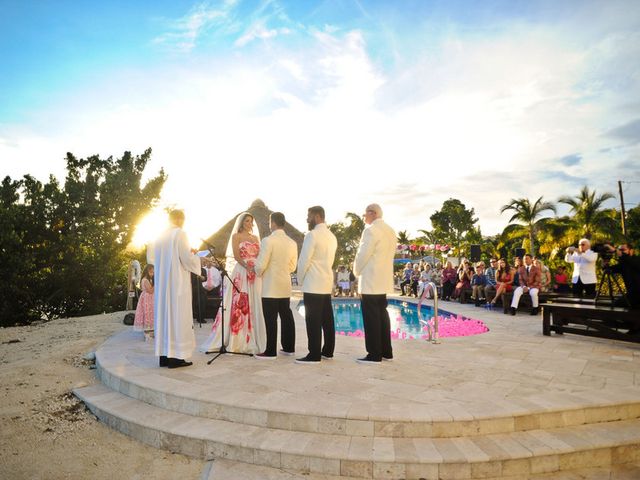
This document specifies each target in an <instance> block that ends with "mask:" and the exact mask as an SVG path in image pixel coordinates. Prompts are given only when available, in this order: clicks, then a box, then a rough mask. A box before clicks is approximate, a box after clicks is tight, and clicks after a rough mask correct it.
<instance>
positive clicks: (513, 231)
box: [500, 197, 556, 255]
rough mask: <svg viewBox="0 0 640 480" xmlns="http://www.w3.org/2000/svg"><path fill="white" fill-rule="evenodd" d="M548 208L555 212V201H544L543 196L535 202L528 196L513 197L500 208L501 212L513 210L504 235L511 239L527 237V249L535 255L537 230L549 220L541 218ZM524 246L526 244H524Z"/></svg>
mask: <svg viewBox="0 0 640 480" xmlns="http://www.w3.org/2000/svg"><path fill="white" fill-rule="evenodd" d="M546 210H549V211H552V212H553V213H555V212H556V207H555V206H554V205H553V203H550V202H543V201H542V197H540V198H538V199H537V200H536V201H535V202H533V203H531V202H530V201H529V199H528V198H517V199H511V201H510V202H509V203H508V204H506V205H503V207H502V208H501V209H500V213H504V212H507V211H513V215H512V216H511V218H510V219H509V225H507V226H506V228H505V230H504V232H503V235H504V236H506V237H507V238H510V239H516V238H522V237H525V238H526V239H527V240H528V245H526V246H528V248H527V251H529V252H530V253H531V254H532V255H535V253H536V248H535V238H536V231H537V230H538V229H539V228H540V227H542V226H543V225H544V222H545V221H546V220H548V219H547V218H541V215H542V213H543V212H544V211H546ZM512 222H516V223H512ZM523 246H525V245H524V244H523Z"/></svg>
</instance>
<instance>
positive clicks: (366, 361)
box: [356, 355, 382, 364]
mask: <svg viewBox="0 0 640 480" xmlns="http://www.w3.org/2000/svg"><path fill="white" fill-rule="evenodd" d="M356 362H358V363H364V364H378V363H380V362H382V360H375V359H373V358H372V357H371V356H369V355H367V356H366V357H364V358H358V359H357V360H356Z"/></svg>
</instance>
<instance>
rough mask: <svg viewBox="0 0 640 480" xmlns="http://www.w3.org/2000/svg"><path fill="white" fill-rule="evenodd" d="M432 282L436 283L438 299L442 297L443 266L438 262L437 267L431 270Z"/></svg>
mask: <svg viewBox="0 0 640 480" xmlns="http://www.w3.org/2000/svg"><path fill="white" fill-rule="evenodd" d="M431 281H432V282H433V283H435V285H436V289H437V290H438V298H441V297H442V264H441V263H440V262H436V266H435V267H433V268H432V269H431Z"/></svg>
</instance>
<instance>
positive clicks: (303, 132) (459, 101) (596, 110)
mask: <svg viewBox="0 0 640 480" xmlns="http://www.w3.org/2000/svg"><path fill="white" fill-rule="evenodd" d="M149 147H151V148H152V149H153V156H152V160H151V162H149V164H148V165H147V169H146V172H145V175H146V178H150V177H151V176H154V175H156V174H157V172H158V171H159V170H160V169H161V168H163V169H164V170H165V172H166V173H167V175H168V180H167V183H166V184H165V188H164V190H163V193H162V198H161V202H160V207H165V206H168V205H176V206H179V207H181V208H184V209H185V212H186V214H187V223H186V228H187V230H188V232H189V235H190V238H191V239H192V242H193V243H194V245H195V244H197V243H198V242H197V239H198V238H200V237H204V236H209V235H210V234H212V233H214V232H215V231H216V230H217V229H218V228H220V227H221V226H222V225H223V224H224V223H226V222H227V221H228V220H229V219H230V218H231V217H232V216H233V215H235V214H237V213H239V212H241V211H243V210H245V209H246V208H248V207H249V205H250V204H251V203H252V202H253V201H254V200H255V199H257V198H260V199H262V200H263V201H264V202H265V204H266V205H267V206H268V207H269V208H270V209H271V210H274V211H278V210H279V211H282V212H284V213H285V215H286V216H287V219H288V220H289V221H290V222H291V223H292V224H293V225H294V226H296V227H297V228H298V229H300V230H302V231H305V230H306V222H305V219H306V212H307V208H308V207H310V206H312V205H322V206H324V207H325V210H326V212H327V221H328V222H329V223H333V222H337V221H342V220H344V217H345V214H346V212H355V213H363V212H364V208H365V206H366V205H367V204H369V203H373V202H375V203H379V204H380V205H381V206H382V208H383V210H384V216H385V219H386V220H387V222H388V223H389V224H390V225H391V226H392V227H394V228H395V229H396V230H397V231H401V230H406V231H407V232H408V233H409V234H410V236H414V235H417V234H418V231H419V230H420V229H425V230H429V229H431V227H432V226H431V223H430V220H429V217H430V216H431V215H432V214H433V213H434V212H435V211H436V210H439V209H440V208H441V206H442V203H443V202H444V201H445V200H447V199H448V198H457V199H459V200H461V201H462V202H463V203H464V204H465V205H466V206H467V208H474V210H475V213H476V216H477V217H478V218H479V225H480V226H481V229H482V233H483V234H485V235H493V234H496V233H499V232H500V231H502V229H503V228H504V226H505V225H506V224H507V223H508V219H509V216H510V215H508V214H507V213H505V214H502V215H501V214H500V207H501V206H503V205H505V204H507V203H509V202H510V200H511V199H514V198H529V199H531V200H535V199H537V198H538V197H540V196H543V197H544V200H547V201H554V202H555V201H556V200H557V199H558V198H559V197H560V196H563V195H577V193H578V192H579V190H580V188H581V187H582V186H583V185H588V186H589V187H590V188H592V189H593V188H595V189H596V191H598V192H600V193H603V192H611V193H613V194H615V195H616V199H615V200H610V201H609V202H608V203H607V204H606V205H607V206H609V207H614V206H618V207H619V204H620V201H619V198H618V183H617V182H618V181H619V180H620V181H623V182H624V183H623V184H622V186H623V192H624V200H625V205H626V207H627V209H628V208H632V207H633V206H636V205H638V203H639V202H640V188H639V187H640V2H638V1H636V0H629V1H616V0H608V1H606V2H603V1H600V0H596V1H589V0H583V1H562V0H553V1H546V0H536V1H520V0H507V1H498V0H486V1H482V2H478V1H460V0H457V1H456V0H453V1H452V0H448V1H430V0H415V1H413V0H412V1H408V0H404V1H403V0H398V1H393V2H388V1H365V0H327V1H317V2H311V1H298V0H288V1H284V0H263V1H253V0H252V1H248V0H224V1H205V2H190V1H175V0H173V1H168V0H148V1H147V0H145V1H131V0H129V1H126V2H125V1H117V0H116V1H109V2H90V1H87V0H80V1H65V0H59V1H56V2H50V1H46V0H42V1H40V0H30V1H23V0H0V176H2V177H3V178H4V176H6V175H9V176H11V177H12V178H14V179H16V178H20V177H22V176H23V175H24V174H27V173H28V174H31V175H33V176H35V177H36V178H39V179H41V180H43V181H46V180H47V178H48V176H49V175H50V174H53V175H55V176H56V177H58V178H59V179H61V180H62V179H63V178H64V176H65V162H64V158H65V155H66V152H72V153H73V154H74V155H75V156H76V157H87V156H90V155H94V154H98V155H100V156H102V157H108V156H113V157H119V156H121V155H122V154H123V152H125V151H131V152H132V153H133V154H134V155H139V154H142V153H143V151H144V150H145V149H146V148H149ZM559 213H561V214H563V213H566V207H560V209H559ZM155 218H158V216H157V215H156V217H155Z"/></svg>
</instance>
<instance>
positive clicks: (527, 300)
mask: <svg viewBox="0 0 640 480" xmlns="http://www.w3.org/2000/svg"><path fill="white" fill-rule="evenodd" d="M555 295H556V294H554V293H553V292H538V306H542V304H543V303H547V302H548V301H549V300H550V299H552V298H553V297H554V296H555ZM501 300H502V311H503V313H504V314H505V315H506V314H507V313H509V309H510V308H511V300H513V292H504V293H503V294H502V298H501ZM520 308H523V309H524V308H528V309H531V308H533V305H531V295H529V294H528V293H523V294H522V296H521V297H520V303H518V309H520Z"/></svg>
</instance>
